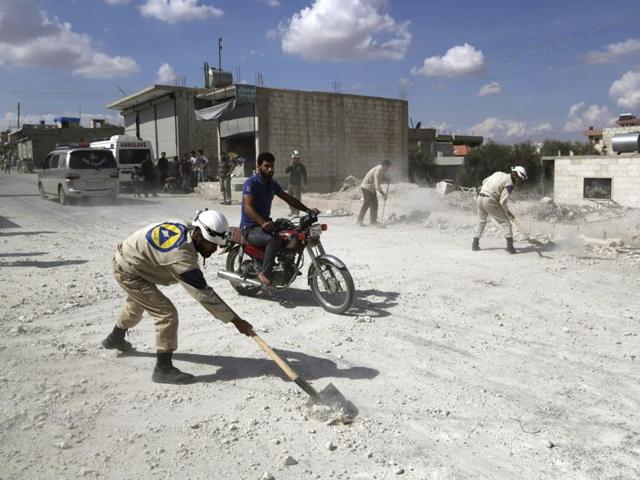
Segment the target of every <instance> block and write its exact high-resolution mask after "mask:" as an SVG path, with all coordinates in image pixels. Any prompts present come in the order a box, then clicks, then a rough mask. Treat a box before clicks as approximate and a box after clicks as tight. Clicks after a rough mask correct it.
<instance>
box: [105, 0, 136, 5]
mask: <svg viewBox="0 0 640 480" xmlns="http://www.w3.org/2000/svg"><path fill="white" fill-rule="evenodd" d="M104 1H105V3H108V4H109V5H126V4H127V3H129V2H130V1H131V0H104Z"/></svg>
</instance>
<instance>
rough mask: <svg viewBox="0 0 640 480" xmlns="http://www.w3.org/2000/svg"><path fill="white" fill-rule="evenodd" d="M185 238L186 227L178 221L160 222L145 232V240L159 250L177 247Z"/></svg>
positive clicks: (164, 250)
mask: <svg viewBox="0 0 640 480" xmlns="http://www.w3.org/2000/svg"><path fill="white" fill-rule="evenodd" d="M186 239H187V227H186V226H185V225H182V224H180V223H168V222H167V223H161V224H160V225H157V226H155V227H153V228H152V229H151V230H149V231H148V232H147V242H149V244H150V245H151V246H152V247H153V248H155V249H156V250H158V251H159V252H169V251H171V250H173V249H174V248H178V247H179V246H180V245H182V244H183V243H184V242H185V240H186Z"/></svg>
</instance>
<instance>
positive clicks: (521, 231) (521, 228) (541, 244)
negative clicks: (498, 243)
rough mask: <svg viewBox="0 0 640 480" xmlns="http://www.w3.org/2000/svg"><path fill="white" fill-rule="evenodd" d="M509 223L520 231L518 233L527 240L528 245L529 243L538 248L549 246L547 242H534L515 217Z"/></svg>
mask: <svg viewBox="0 0 640 480" xmlns="http://www.w3.org/2000/svg"><path fill="white" fill-rule="evenodd" d="M511 222H513V224H514V225H515V226H516V227H518V230H520V233H522V234H523V235H524V236H525V237H526V239H527V241H528V242H529V243H531V244H533V245H536V246H538V247H549V246H550V244H551V242H548V243H546V244H545V243H544V242H541V241H540V240H536V239H535V238H533V237H532V236H531V235H529V233H528V232H527V231H526V230H525V229H524V227H523V226H522V224H521V223H520V222H519V221H518V219H517V218H516V217H513V218H512V219H511Z"/></svg>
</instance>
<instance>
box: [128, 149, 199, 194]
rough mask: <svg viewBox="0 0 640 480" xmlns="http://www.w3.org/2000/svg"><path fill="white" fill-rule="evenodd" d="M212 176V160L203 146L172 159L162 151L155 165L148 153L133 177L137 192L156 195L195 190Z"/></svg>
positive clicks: (135, 191)
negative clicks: (205, 153) (210, 171)
mask: <svg viewBox="0 0 640 480" xmlns="http://www.w3.org/2000/svg"><path fill="white" fill-rule="evenodd" d="M208 179H209V159H208V158H207V157H206V156H205V155H204V152H203V151H202V149H200V150H197V151H196V150H192V151H191V155H189V154H188V153H185V154H183V155H182V157H180V158H176V159H172V160H170V159H169V158H167V154H166V152H161V153H160V158H158V161H157V163H156V164H155V165H154V163H153V160H152V159H151V156H149V155H147V157H145V159H144V160H143V161H142V163H141V164H140V167H139V169H137V170H136V171H135V172H134V174H133V177H132V181H133V183H134V193H138V194H142V193H144V195H145V196H148V195H154V196H156V195H157V194H158V191H165V192H177V191H182V192H183V193H191V192H193V189H194V188H195V187H196V186H197V185H198V183H200V182H206V181H208Z"/></svg>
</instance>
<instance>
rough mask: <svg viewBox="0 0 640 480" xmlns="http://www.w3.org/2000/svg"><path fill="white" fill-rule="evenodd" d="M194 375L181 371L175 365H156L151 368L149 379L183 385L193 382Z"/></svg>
mask: <svg viewBox="0 0 640 480" xmlns="http://www.w3.org/2000/svg"><path fill="white" fill-rule="evenodd" d="M194 379H195V377H194V376H193V375H191V374H190V373H186V372H182V371H180V370H178V369H177V368H176V367H173V366H172V367H169V368H158V366H157V365H156V366H155V368H154V369H153V375H151V380H153V381H154V382H155V383H168V384H170V385H184V384H187V383H191V382H193V380H194Z"/></svg>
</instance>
